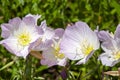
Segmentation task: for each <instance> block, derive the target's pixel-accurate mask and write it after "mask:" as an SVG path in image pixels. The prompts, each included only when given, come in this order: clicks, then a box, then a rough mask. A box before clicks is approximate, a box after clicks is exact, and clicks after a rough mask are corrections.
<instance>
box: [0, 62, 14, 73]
mask: <svg viewBox="0 0 120 80" xmlns="http://www.w3.org/2000/svg"><path fill="white" fill-rule="evenodd" d="M13 63H14V61H11V62H9V63H8V64H6V65H5V66H3V67H2V68H0V71H2V70H4V69H6V68H8V67H10V66H11V65H13Z"/></svg>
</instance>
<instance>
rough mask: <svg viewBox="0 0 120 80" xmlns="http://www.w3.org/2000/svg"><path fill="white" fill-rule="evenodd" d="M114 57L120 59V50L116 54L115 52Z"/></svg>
mask: <svg viewBox="0 0 120 80" xmlns="http://www.w3.org/2000/svg"><path fill="white" fill-rule="evenodd" d="M114 58H115V59H116V60H118V59H120V51H117V52H116V54H114Z"/></svg>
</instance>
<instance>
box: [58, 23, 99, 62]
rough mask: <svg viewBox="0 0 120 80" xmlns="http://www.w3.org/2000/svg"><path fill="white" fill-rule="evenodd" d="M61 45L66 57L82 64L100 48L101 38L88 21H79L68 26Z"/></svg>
mask: <svg viewBox="0 0 120 80" xmlns="http://www.w3.org/2000/svg"><path fill="white" fill-rule="evenodd" d="M60 47H61V51H60V52H62V53H64V54H65V56H66V57H68V58H69V59H71V60H80V61H79V62H78V63H77V64H82V63H86V61H87V60H88V59H89V58H90V57H91V56H92V54H93V53H94V51H95V50H97V49H98V48H99V40H98V37H97V35H96V33H95V32H93V31H92V30H91V29H90V28H89V26H88V25H87V24H86V23H84V22H80V21H79V22H76V23H75V24H74V25H72V26H68V27H67V28H66V30H65V33H64V35H63V39H62V40H61V44H60Z"/></svg>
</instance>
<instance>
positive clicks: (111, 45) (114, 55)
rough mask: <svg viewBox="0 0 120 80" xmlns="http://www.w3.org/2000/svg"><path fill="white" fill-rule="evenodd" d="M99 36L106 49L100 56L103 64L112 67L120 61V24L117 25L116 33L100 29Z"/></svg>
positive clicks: (102, 45)
mask: <svg viewBox="0 0 120 80" xmlns="http://www.w3.org/2000/svg"><path fill="white" fill-rule="evenodd" d="M98 37H99V39H100V41H101V42H102V44H101V47H102V49H103V50H104V51H105V52H104V53H102V54H101V55H100V56H99V58H98V59H99V60H101V62H102V64H103V65H106V66H110V67H112V66H114V65H115V64H117V63H118V62H120V24H119V25H118V26H117V28H116V31H115V34H113V33H109V32H108V31H100V32H99V33H98Z"/></svg>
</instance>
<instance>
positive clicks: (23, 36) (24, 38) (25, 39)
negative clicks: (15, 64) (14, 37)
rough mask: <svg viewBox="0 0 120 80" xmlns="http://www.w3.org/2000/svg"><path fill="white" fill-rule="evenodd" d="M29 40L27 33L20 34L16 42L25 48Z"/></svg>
mask: <svg viewBox="0 0 120 80" xmlns="http://www.w3.org/2000/svg"><path fill="white" fill-rule="evenodd" d="M30 41H31V38H30V35H29V33H22V34H20V35H19V36H18V42H19V43H20V44H21V45H22V46H26V45H28V44H29V43H30Z"/></svg>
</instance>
